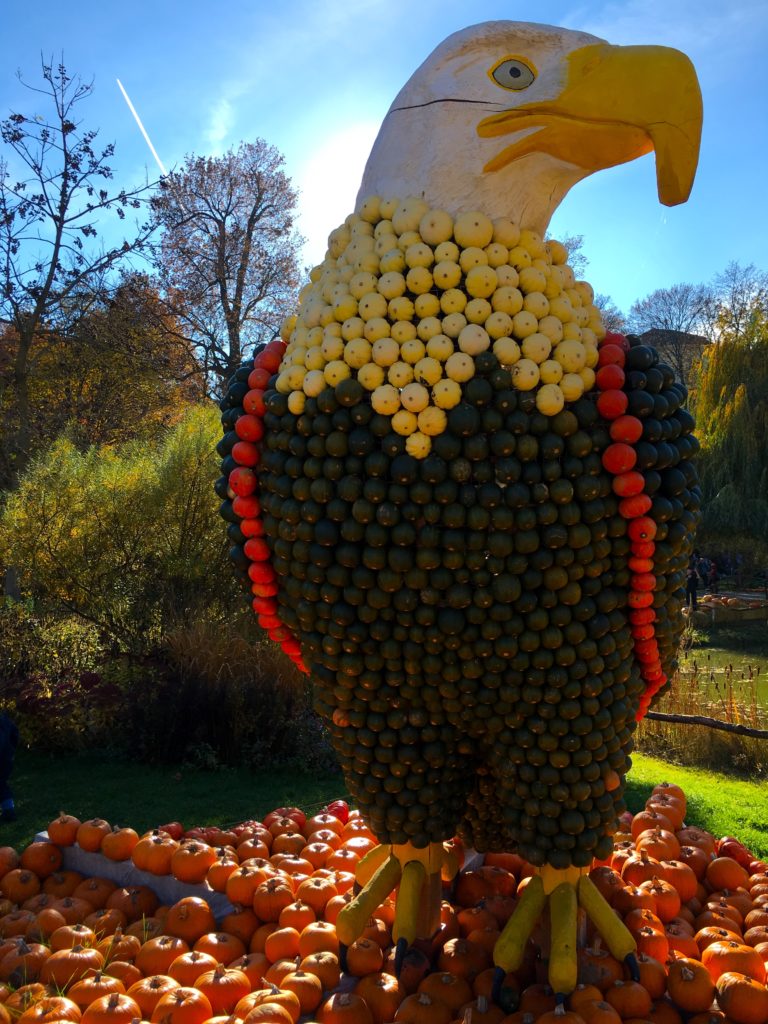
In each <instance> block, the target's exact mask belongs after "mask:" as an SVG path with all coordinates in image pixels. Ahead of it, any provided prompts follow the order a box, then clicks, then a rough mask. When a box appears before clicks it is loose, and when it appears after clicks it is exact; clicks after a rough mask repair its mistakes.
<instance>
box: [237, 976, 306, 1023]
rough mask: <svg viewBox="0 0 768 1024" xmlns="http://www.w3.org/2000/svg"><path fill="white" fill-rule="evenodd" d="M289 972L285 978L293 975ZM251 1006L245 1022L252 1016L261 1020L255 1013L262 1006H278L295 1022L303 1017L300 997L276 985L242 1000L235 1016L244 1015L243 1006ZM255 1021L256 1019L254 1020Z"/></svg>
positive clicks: (269, 985)
mask: <svg viewBox="0 0 768 1024" xmlns="http://www.w3.org/2000/svg"><path fill="white" fill-rule="evenodd" d="M291 973H292V972H291V971H288V972H287V973H286V974H285V975H284V977H287V976H288V974H291ZM244 1004H245V1005H249V1006H250V1009H249V1010H248V1012H247V1013H246V1014H245V1016H244V1018H243V1019H244V1021H245V1020H247V1019H248V1018H249V1017H251V1014H254V1015H255V1019H257V1020H258V1019H259V1015H258V1014H256V1013H255V1011H256V1010H258V1009H259V1007H261V1006H274V1005H277V1006H279V1007H281V1009H282V1010H283V1011H284V1012H285V1013H288V1014H289V1016H290V1017H291V1019H292V1020H293V1021H294V1022H295V1021H297V1020H298V1019H299V1017H300V1016H301V1003H300V1001H299V997H298V996H297V995H296V993H295V992H289V991H288V990H287V989H282V988H278V986H277V985H276V984H273V983H271V982H270V983H268V984H267V985H263V986H262V987H261V988H260V989H257V991H256V992H251V993H250V995H247V996H246V997H245V999H243V1000H241V1001H240V1003H238V1005H237V1006H236V1007H235V1015H236V1016H239V1015H240V1014H241V1013H242V1007H243V1005H244ZM252 1019H254V1018H252Z"/></svg>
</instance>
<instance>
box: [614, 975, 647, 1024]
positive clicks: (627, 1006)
mask: <svg viewBox="0 0 768 1024" xmlns="http://www.w3.org/2000/svg"><path fill="white" fill-rule="evenodd" d="M604 998H605V1001H606V1002H607V1003H610V1004H611V1006H612V1007H613V1008H614V1010H616V1012H617V1013H618V1014H619V1016H620V1017H622V1018H627V1017H641V1018H642V1017H645V1016H647V1014H648V1013H650V1010H651V996H650V993H649V992H648V990H647V989H645V988H643V986H642V985H641V984H640V983H639V982H637V981H615V982H614V983H613V985H611V986H610V988H608V989H607V991H606V992H605V995H604Z"/></svg>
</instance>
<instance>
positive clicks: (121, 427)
mask: <svg viewBox="0 0 768 1024" xmlns="http://www.w3.org/2000/svg"><path fill="white" fill-rule="evenodd" d="M17 349H18V336H17V333H16V328H15V327H13V326H8V327H6V329H5V331H3V332H2V333H0V375H1V376H3V377H5V376H6V375H10V372H11V368H12V366H13V360H14V355H15V353H16V351H17ZM29 365H30V370H29V377H28V386H29V391H30V395H31V396H32V398H33V401H32V402H31V403H30V433H31V450H32V451H33V452H35V451H38V450H39V449H41V448H43V447H45V446H46V445H49V444H51V443H52V442H53V441H54V440H55V439H56V438H57V437H58V436H59V434H61V433H62V432H64V431H66V433H67V436H68V438H69V439H70V440H71V441H73V442H74V443H75V444H76V445H77V446H78V447H80V448H85V447H87V446H88V445H90V444H118V443H120V442H123V441H128V440H131V439H132V438H136V437H140V436H143V437H147V436H149V435H150V434H151V432H152V431H154V430H157V428H158V427H159V426H168V425H170V424H172V423H174V422H176V420H177V419H179V418H180V416H182V415H183V413H184V411H185V410H186V409H187V408H188V406H189V404H190V403H195V402H201V401H203V400H204V398H205V395H204V391H203V388H202V382H201V379H200V367H199V366H198V364H197V362H196V360H195V359H194V355H193V353H192V351H191V348H190V346H189V344H188V343H186V342H184V341H183V340H180V339H179V337H178V332H177V331H176V329H175V324H174V323H173V320H172V318H170V317H169V316H168V315H167V313H165V310H164V307H163V304H162V303H161V300H160V298H159V296H158V294H157V292H156V291H155V290H154V289H153V287H152V285H151V283H150V282H149V279H148V278H146V277H145V276H144V275H140V274H132V275H128V276H125V277H123V278H122V279H121V280H120V281H119V283H118V284H117V286H116V287H115V288H114V289H113V290H112V291H111V292H110V293H108V294H105V295H102V296H101V297H100V298H98V300H94V302H93V304H92V306H91V307H90V308H89V309H88V311H87V312H85V313H83V314H82V315H81V316H80V318H79V319H78V320H77V322H76V323H75V324H74V325H72V327H71V328H70V329H69V330H62V331H60V332H59V331H54V330H48V331H45V332H42V333H38V334H36V335H35V336H34V338H33V340H32V345H31V347H30V351H29ZM14 418H15V407H14V403H13V395H12V393H11V392H10V391H7V392H5V393H2V392H0V480H9V479H10V477H11V475H12V467H13V462H12V458H13V451H12V449H10V448H8V447H7V446H6V444H5V443H4V442H5V440H6V438H12V436H13V423H14Z"/></svg>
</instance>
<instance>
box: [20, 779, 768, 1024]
mask: <svg viewBox="0 0 768 1024" xmlns="http://www.w3.org/2000/svg"><path fill="white" fill-rule="evenodd" d="M168 828H169V829H171V830H172V831H174V832H175V833H176V834H177V838H175V839H174V838H173V837H172V836H171V835H170V834H169V833H168V832H167V831H165V830H164V829H158V830H154V831H153V832H150V833H148V834H147V835H145V836H143V837H139V836H138V835H137V834H136V832H135V831H133V830H131V829H113V828H110V826H109V825H108V824H107V822H104V821H101V820H100V819H94V820H91V821H87V822H80V821H78V819H76V818H74V817H72V816H70V815H65V814H62V815H61V816H60V817H59V818H57V819H56V820H55V821H53V822H51V824H50V826H49V832H48V836H49V838H48V840H46V841H38V842H35V843H32V844H31V845H30V846H28V847H27V848H26V849H25V850H24V851H23V852H22V853H21V855H19V854H17V853H16V851H14V850H13V849H11V848H10V847H4V848H1V849H0V894H1V896H2V899H1V900H0V915H1V916H0V1024H12V1022H15V1021H18V1022H21V1024H53V1022H58V1021H69V1022H73V1024H76V1022H78V1021H81V1022H82V1024H107V1022H111V1024H129V1022H134V1021H149V1022H152V1024H209V1022H210V1024H240V1022H245V1024H297V1022H298V1021H300V1020H301V1021H307V1022H317V1024H389V1022H403V1024H421V1022H426V1024H453V1022H457V1024H621V1022H625V1024H765V1022H766V1021H767V1020H768V987H766V963H765V961H766V960H768V865H767V864H766V863H764V862H762V861H759V860H756V859H754V858H753V857H752V855H751V854H750V852H749V851H748V850H746V849H745V847H744V846H743V845H742V844H741V843H739V842H738V840H736V839H734V838H733V837H725V838H724V839H721V840H719V841H717V840H716V839H715V838H714V837H713V836H712V835H710V834H709V833H707V832H705V831H703V830H702V829H699V828H696V827H693V826H688V825H686V824H685V797H684V794H683V793H682V791H681V790H680V789H679V788H678V787H676V786H674V785H670V784H666V783H663V784H661V785H659V786H657V787H656V788H655V789H654V791H653V793H652V795H651V797H650V798H649V800H648V803H647V806H646V809H645V810H644V811H642V812H641V813H639V814H637V815H635V816H634V817H633V818H632V817H631V816H629V815H626V816H625V818H624V819H623V821H622V831H621V832H619V833H618V834H617V835H616V836H615V850H614V852H613V854H612V855H611V856H610V857H608V858H606V859H605V860H603V861H602V862H596V864H595V866H594V867H593V868H592V871H591V876H590V877H591V878H592V880H593V882H594V883H595V885H596V886H597V887H598V888H599V889H600V891H601V892H602V893H603V895H604V896H605V898H606V899H607V900H608V901H609V903H610V904H611V906H612V907H613V909H614V911H615V912H616V913H617V914H618V915H619V916H620V917H621V918H622V919H623V921H624V923H625V924H626V926H627V927H628V928H629V929H630V930H631V932H632V933H633V935H635V937H636V939H637V943H638V949H639V956H638V960H639V965H640V981H639V982H636V981H632V980H629V979H628V978H627V976H626V971H625V968H624V967H623V965H622V964H621V963H619V962H618V961H617V960H615V959H614V958H613V957H612V956H611V955H610V953H608V952H607V951H606V950H605V949H604V948H603V947H602V945H601V943H600V940H599V938H597V937H596V935H595V933H594V932H592V931H590V929H589V927H587V931H586V934H585V936H584V938H585V942H584V944H583V946H582V948H581V949H580V952H579V979H580V984H579V985H578V987H577V988H576V989H575V991H574V992H573V993H572V994H571V995H570V997H569V1000H568V1003H567V1004H560V1005H558V1004H557V1003H556V1000H555V996H554V994H553V993H552V992H551V990H550V989H549V988H548V987H547V985H546V984H544V982H543V980H542V979H543V978H545V977H546V964H544V963H543V961H542V960H541V950H540V946H541V945H543V947H544V948H546V943H541V942H540V941H539V939H540V938H541V937H540V936H538V935H534V939H533V940H532V941H531V942H529V944H528V947H527V950H526V953H525V957H524V961H523V963H522V965H521V967H520V969H519V970H517V971H515V972H510V973H509V974H507V976H506V977H505V979H504V983H503V985H502V986H501V989H500V990H499V988H498V986H496V987H494V984H493V981H494V964H493V949H494V946H495V945H496V941H497V939H498V937H499V934H500V932H501V930H502V929H503V927H504V925H505V923H506V922H507V920H508V919H509V917H510V915H511V913H512V911H513V909H514V908H515V906H516V905H517V902H518V900H519V897H520V895H521V893H522V892H523V891H524V890H525V887H526V886H527V885H528V884H529V880H530V878H532V877H534V875H535V872H536V869H535V868H534V867H533V866H532V865H531V864H529V863H527V862H525V861H524V860H523V859H522V858H521V857H520V856H519V855H517V854H511V853H489V854H487V855H486V856H485V859H484V862H483V863H482V864H480V865H478V866H472V867H469V868H467V869H466V870H464V871H462V872H461V873H460V874H459V875H458V877H457V879H456V881H455V883H454V885H453V888H452V891H451V893H450V897H451V898H450V901H449V900H448V899H447V898H446V899H444V900H443V903H442V924H441V927H440V930H439V932H438V933H437V935H436V936H435V937H434V938H433V939H432V940H431V941H430V942H421V943H417V944H416V945H415V946H414V947H412V948H411V950H410V951H409V952H408V954H407V956H406V959H405V962H404V964H403V967H402V970H401V972H400V975H399V977H395V974H394V967H393V952H392V941H391V928H392V922H393V919H394V895H395V894H394V893H393V894H390V896H389V897H388V898H387V899H385V900H384V901H383V903H382V904H381V905H380V906H379V907H378V908H377V910H376V912H375V914H374V915H373V916H372V917H371V919H370V920H369V922H368V925H367V927H366V929H365V932H364V934H363V936H362V937H361V938H360V939H358V940H357V941H356V942H354V943H353V944H352V945H350V946H349V947H348V948H344V947H342V946H340V943H339V939H338V936H337V934H336V928H335V922H336V919H337V916H338V914H339V912H340V910H341V909H342V908H343V907H344V906H346V905H347V904H348V903H349V902H350V900H351V898H352V892H353V885H354V882H355V872H356V869H357V868H358V865H360V864H361V862H364V858H365V857H366V856H367V855H369V854H370V851H376V849H377V841H376V839H375V837H374V835H373V833H372V832H371V831H370V830H369V828H368V826H367V825H366V824H365V822H364V820H363V819H362V818H361V817H360V815H359V814H358V813H357V812H355V811H351V812H350V811H349V810H348V808H347V805H346V804H345V803H344V802H343V801H336V802H335V803H334V804H333V805H330V806H329V808H328V809H327V810H326V811H325V812H324V813H322V814H319V815H315V816H309V817H308V816H306V815H305V814H304V813H303V812H302V811H301V810H300V809H298V808H295V807H291V808H278V809H277V810H275V811H273V812H271V813H270V814H268V815H267V816H266V817H265V818H264V819H263V820H262V821H251V822H247V823H243V824H241V825H240V826H237V828H235V829H231V830H227V831H225V832H222V831H221V830H204V829H196V830H191V831H193V833H195V834H193V835H192V836H191V837H187V838H185V837H184V836H183V829H182V827H181V826H180V825H178V823H173V824H170V825H169V826H168ZM206 836H209V837H210V838H212V839H215V840H216V841H219V842H222V843H224V844H225V845H222V846H221V847H219V848H218V849H217V848H214V847H212V846H210V845H209V844H208V842H207V841H206V838H205V837H206ZM75 843H76V844H77V845H79V846H80V847H81V848H82V849H84V850H86V851H91V852H94V853H95V852H97V851H99V852H101V853H103V854H104V856H105V857H106V858H109V859H113V860H121V859H122V860H124V859H127V858H128V857H130V858H132V859H133V860H134V862H135V863H137V864H143V865H144V869H145V870H147V871H149V872H150V874H151V873H152V872H153V871H154V872H155V873H157V874H162V873H168V872H171V873H173V874H174V875H175V876H176V877H177V878H179V879H180V880H183V881H187V882H189V881H192V880H193V879H195V880H196V881H197V884H198V885H199V895H195V896H185V897H183V898H182V899H180V900H178V901H177V902H176V903H174V904H173V905H171V906H161V905H160V904H159V900H158V898H157V896H156V895H155V893H154V892H153V891H152V888H151V886H149V885H137V886H133V887H131V888H121V887H119V886H118V885H117V884H116V883H115V882H111V881H109V880H108V879H106V878H104V877H99V876H96V877H85V876H84V875H82V874H80V873H78V872H76V871H73V870H71V869H67V868H65V867H63V866H62V865H63V864H64V862H65V852H66V847H67V846H72V845H73V844H75ZM454 849H455V851H456V854H457V856H459V857H461V856H462V849H461V844H460V843H458V842H457V843H456V844H455V846H454ZM142 850H143V853H142ZM160 850H162V856H161V855H160V854H158V853H157V851H160ZM169 851H170V852H169ZM152 854H154V856H152ZM98 863H99V864H100V865H101V866H102V871H103V874H107V873H109V872H107V871H104V870H103V865H104V863H105V862H104V861H103V860H100V861H99V862H98ZM204 865H205V866H204ZM212 892H219V893H224V894H225V895H226V896H227V897H228V899H229V901H230V903H231V904H232V909H231V911H230V912H229V913H227V914H226V915H225V916H224V917H222V918H221V919H220V920H216V919H215V918H214V915H213V912H212V911H211V908H210V906H209V902H208V900H207V898H206V897H210V895H211V893H212ZM445 895H446V896H447V895H448V893H446V894H445Z"/></svg>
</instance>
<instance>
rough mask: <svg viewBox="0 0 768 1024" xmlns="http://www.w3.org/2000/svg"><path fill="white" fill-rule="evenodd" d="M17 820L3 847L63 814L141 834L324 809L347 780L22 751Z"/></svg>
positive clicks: (8, 827) (16, 778)
mask: <svg viewBox="0 0 768 1024" xmlns="http://www.w3.org/2000/svg"><path fill="white" fill-rule="evenodd" d="M11 786H12V788H13V792H14V796H15V799H16V805H17V810H18V820H17V821H15V822H12V823H3V824H1V825H0V845H3V846H5V845H8V846H16V847H20V846H25V845H26V844H27V843H29V842H30V841H31V839H32V837H33V836H34V835H35V833H37V832H39V831H41V830H42V829H45V828H46V826H47V825H48V823H49V822H50V821H51V820H52V819H53V818H54V817H55V816H56V815H57V814H58V813H59V811H62V810H63V811H67V812H68V813H69V814H74V815H76V816H77V817H78V818H80V819H81V820H84V819H86V818H93V817H99V818H106V820H107V821H109V822H111V823H112V824H118V825H130V826H131V827H132V828H135V829H136V830H137V831H138V832H140V833H141V832H143V831H146V830H147V829H149V828H153V827H154V826H156V825H161V824H163V823H164V822H167V821H181V822H183V823H184V825H185V826H186V827H187V828H191V827H192V826H193V825H225V824H233V823H235V822H239V821H244V820H246V819H248V818H263V817H264V815H265V814H266V813H267V812H268V811H271V810H273V809H274V808H275V807H282V806H286V805H291V804H297V805H298V806H300V807H302V808H303V809H306V810H320V809H321V808H322V807H323V806H324V805H325V804H327V803H329V802H330V801H331V800H333V799H334V798H336V797H339V796H341V797H343V796H344V795H345V789H346V787H345V786H344V780H343V778H342V776H341V775H340V774H333V775H325V776H318V775H309V774H302V773H300V772H297V771H295V770H289V769H280V770H276V771H274V772H266V771H265V772H259V773H255V772H251V771H246V770H235V769H222V770H220V771H212V772H207V771H200V770H195V769H188V768H179V769H175V768H158V767H153V766H151V765H146V764H139V763H135V762H132V761H125V760H119V759H116V758H108V757H104V756H100V755H97V754H89V755H85V754H83V755H73V756H71V757H61V756H57V757H48V756H46V755H45V754H40V753H37V752H32V751H27V750H20V751H19V752H18V753H17V755H16V763H15V766H14V771H13V775H12V776H11Z"/></svg>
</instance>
